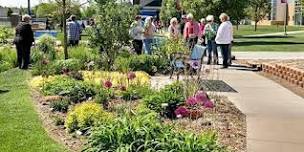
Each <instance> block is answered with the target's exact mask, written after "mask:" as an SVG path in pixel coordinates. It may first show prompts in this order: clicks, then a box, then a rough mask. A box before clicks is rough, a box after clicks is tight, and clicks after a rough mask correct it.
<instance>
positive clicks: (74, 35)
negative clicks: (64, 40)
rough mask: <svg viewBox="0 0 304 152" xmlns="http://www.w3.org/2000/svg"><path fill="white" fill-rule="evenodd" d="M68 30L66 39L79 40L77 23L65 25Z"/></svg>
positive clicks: (79, 28) (79, 30)
mask: <svg viewBox="0 0 304 152" xmlns="http://www.w3.org/2000/svg"><path fill="white" fill-rule="evenodd" d="M67 28H68V39H69V40H76V41H78V40H79V39H80V33H81V27H80V24H79V23H78V22H77V21H71V22H68V23H67Z"/></svg>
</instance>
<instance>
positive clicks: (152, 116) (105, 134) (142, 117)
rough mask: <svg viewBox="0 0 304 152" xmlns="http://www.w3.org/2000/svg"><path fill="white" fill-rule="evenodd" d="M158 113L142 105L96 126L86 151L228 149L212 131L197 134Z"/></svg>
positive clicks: (210, 151)
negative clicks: (166, 121)
mask: <svg viewBox="0 0 304 152" xmlns="http://www.w3.org/2000/svg"><path fill="white" fill-rule="evenodd" d="M157 117H158V115H157V114H156V113H154V112H151V111H149V110H146V109H142V108H139V110H136V111H135V112H133V113H125V114H124V115H122V116H121V117H119V118H116V119H114V120H113V121H112V122H110V123H103V124H101V125H100V126H98V127H96V128H95V129H94V130H93V132H92V134H91V135H90V137H89V141H88V145H87V148H86V149H84V152H93V151H121V152H136V151H151V152H156V151H183V152H194V151H200V152H213V151H218V152H222V151H225V150H224V149H223V148H221V147H220V146H219V145H218V144H217V143H216V140H217V138H216V136H215V135H214V134H213V133H206V134H202V135H196V134H193V133H187V132H183V131H177V130H174V129H173V127H171V126H168V125H164V124H162V123H161V121H160V120H159V119H158V118H157Z"/></svg>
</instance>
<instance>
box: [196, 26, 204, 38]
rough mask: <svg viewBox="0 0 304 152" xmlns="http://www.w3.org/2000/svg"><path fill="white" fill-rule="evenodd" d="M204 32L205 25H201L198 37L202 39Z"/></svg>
mask: <svg viewBox="0 0 304 152" xmlns="http://www.w3.org/2000/svg"><path fill="white" fill-rule="evenodd" d="M204 30H205V24H203V23H200V24H199V34H198V37H202V36H203V35H204Z"/></svg>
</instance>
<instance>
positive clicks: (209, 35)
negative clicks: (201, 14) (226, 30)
mask: <svg viewBox="0 0 304 152" xmlns="http://www.w3.org/2000/svg"><path fill="white" fill-rule="evenodd" d="M206 20H207V24H206V25H205V29H204V32H203V33H204V35H205V39H206V42H207V48H208V61H207V64H211V62H212V58H213V63H214V64H218V52H217V46H216V43H215V37H216V34H217V30H218V24H216V23H215V22H214V16H213V15H208V16H207V18H206Z"/></svg>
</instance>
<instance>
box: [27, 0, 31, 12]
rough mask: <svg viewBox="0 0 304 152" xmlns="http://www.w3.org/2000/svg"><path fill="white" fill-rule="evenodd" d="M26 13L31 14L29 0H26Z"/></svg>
mask: <svg viewBox="0 0 304 152" xmlns="http://www.w3.org/2000/svg"><path fill="white" fill-rule="evenodd" d="M27 13H28V15H31V0H27Z"/></svg>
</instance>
